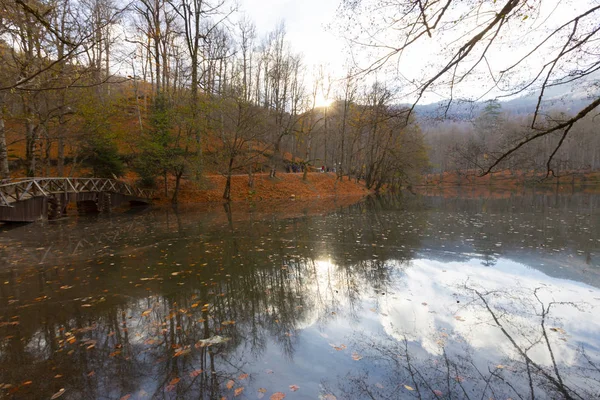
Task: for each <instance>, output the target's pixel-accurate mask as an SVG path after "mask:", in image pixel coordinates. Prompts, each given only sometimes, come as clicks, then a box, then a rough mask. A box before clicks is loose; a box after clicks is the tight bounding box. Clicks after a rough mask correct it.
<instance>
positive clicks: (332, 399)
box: [321, 394, 337, 400]
mask: <svg viewBox="0 0 600 400" xmlns="http://www.w3.org/2000/svg"><path fill="white" fill-rule="evenodd" d="M321 400H337V397H335V396H334V395H332V394H326V395H325V396H322V397H321Z"/></svg>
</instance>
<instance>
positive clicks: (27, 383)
mask: <svg viewBox="0 0 600 400" xmlns="http://www.w3.org/2000/svg"><path fill="white" fill-rule="evenodd" d="M32 383H33V381H25V382H23V383H22V385H23V386H27V385H31V384H32Z"/></svg>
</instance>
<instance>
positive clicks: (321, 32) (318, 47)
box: [239, 0, 345, 70]
mask: <svg viewBox="0 0 600 400" xmlns="http://www.w3.org/2000/svg"><path fill="white" fill-rule="evenodd" d="M339 3H340V0H302V1H298V0H239V4H240V11H244V12H245V13H246V14H247V15H248V16H249V17H250V19H251V20H252V21H254V22H255V24H256V29H257V33H258V35H259V37H262V36H264V35H265V34H267V33H268V32H270V31H272V30H273V29H274V28H275V27H276V26H277V25H278V24H279V23H280V22H281V21H284V22H285V26H286V31H287V38H288V40H289V42H290V43H291V45H292V49H293V51H295V52H299V53H302V54H303V55H304V60H305V64H306V65H307V66H311V65H314V66H318V65H321V64H323V65H328V66H329V67H330V69H332V70H341V68H342V67H343V64H344V58H345V57H344V40H343V39H341V38H339V37H337V36H336V35H334V34H333V33H332V32H331V31H329V30H327V29H326V25H327V24H330V23H332V22H334V18H335V13H336V9H337V7H338V5H339Z"/></svg>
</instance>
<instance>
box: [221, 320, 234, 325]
mask: <svg viewBox="0 0 600 400" xmlns="http://www.w3.org/2000/svg"><path fill="white" fill-rule="evenodd" d="M234 324H235V321H223V322H221V325H234Z"/></svg>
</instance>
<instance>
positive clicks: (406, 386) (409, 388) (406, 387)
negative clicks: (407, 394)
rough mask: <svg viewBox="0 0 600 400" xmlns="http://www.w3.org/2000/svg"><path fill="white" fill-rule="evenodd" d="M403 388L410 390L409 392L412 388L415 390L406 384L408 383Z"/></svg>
mask: <svg viewBox="0 0 600 400" xmlns="http://www.w3.org/2000/svg"><path fill="white" fill-rule="evenodd" d="M404 389H406V390H410V391H411V392H412V391H413V390H415V389H414V388H412V387H411V386H408V385H404Z"/></svg>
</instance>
